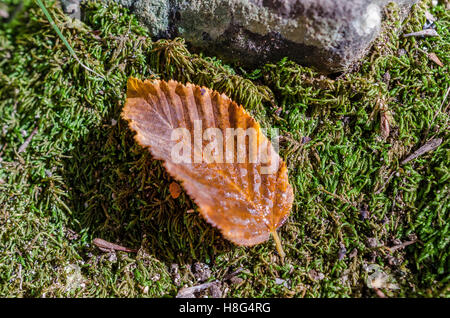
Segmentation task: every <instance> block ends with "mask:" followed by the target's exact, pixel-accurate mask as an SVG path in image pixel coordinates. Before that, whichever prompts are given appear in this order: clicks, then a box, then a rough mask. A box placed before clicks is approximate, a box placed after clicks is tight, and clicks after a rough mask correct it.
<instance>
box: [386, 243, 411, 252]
mask: <svg viewBox="0 0 450 318" xmlns="http://www.w3.org/2000/svg"><path fill="white" fill-rule="evenodd" d="M416 242H417V240H412V241H407V242H404V243H402V244H399V245H395V246H392V247H389V250H390V251H391V252H394V251H396V250H399V249H402V248H405V247H407V246H408V245H411V244H414V243H416Z"/></svg>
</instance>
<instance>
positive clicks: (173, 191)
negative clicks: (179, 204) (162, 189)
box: [169, 182, 181, 199]
mask: <svg viewBox="0 0 450 318" xmlns="http://www.w3.org/2000/svg"><path fill="white" fill-rule="evenodd" d="M169 192H170V195H171V196H172V198H174V199H176V198H178V197H179V196H180V194H181V188H180V186H179V184H178V183H176V182H172V183H171V184H170V185H169Z"/></svg>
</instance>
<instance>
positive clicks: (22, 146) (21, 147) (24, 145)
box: [17, 127, 38, 153]
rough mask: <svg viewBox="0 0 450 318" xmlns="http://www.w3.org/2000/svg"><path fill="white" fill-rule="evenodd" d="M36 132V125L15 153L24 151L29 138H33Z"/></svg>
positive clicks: (29, 140)
mask: <svg viewBox="0 0 450 318" xmlns="http://www.w3.org/2000/svg"><path fill="white" fill-rule="evenodd" d="M37 132H38V127H36V128H34V130H33V131H32V132H31V134H30V135H29V136H28V138H27V139H25V142H24V143H23V144H22V145H21V146H20V147H19V150H18V151H17V153H21V152H24V151H25V150H26V149H27V148H28V145H29V144H30V142H31V139H33V137H34V135H36V134H37Z"/></svg>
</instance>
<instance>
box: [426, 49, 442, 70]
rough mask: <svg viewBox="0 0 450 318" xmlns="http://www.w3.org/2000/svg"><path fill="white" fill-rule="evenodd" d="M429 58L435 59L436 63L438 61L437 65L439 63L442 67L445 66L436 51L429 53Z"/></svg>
mask: <svg viewBox="0 0 450 318" xmlns="http://www.w3.org/2000/svg"><path fill="white" fill-rule="evenodd" d="M428 58H429V59H430V60H431V61H433V62H434V63H436V64H437V65H439V66H440V67H443V66H444V64H442V62H441V60H440V59H439V58H438V56H437V55H436V54H435V53H433V52H431V53H428Z"/></svg>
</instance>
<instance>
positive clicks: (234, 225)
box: [122, 78, 293, 256]
mask: <svg viewBox="0 0 450 318" xmlns="http://www.w3.org/2000/svg"><path fill="white" fill-rule="evenodd" d="M122 117H123V118H124V119H125V120H127V121H129V125H130V128H131V129H132V130H134V131H135V132H136V135H135V139H136V141H137V142H138V143H139V144H140V145H141V146H143V147H148V148H149V150H150V152H151V154H152V155H153V157H154V158H155V159H159V160H163V161H164V165H165V168H166V170H167V171H168V172H169V174H170V175H172V176H173V177H174V178H175V179H177V180H178V181H180V182H181V183H182V186H183V188H184V189H185V190H186V193H187V194H188V195H189V196H190V197H191V198H192V199H193V200H194V201H195V202H196V204H197V205H198V206H199V210H200V213H201V215H202V216H203V217H204V218H205V219H206V220H207V221H208V222H209V223H211V224H212V225H214V226H216V227H218V228H219V229H220V230H221V232H222V234H223V235H224V236H225V237H226V238H227V239H229V240H230V241H232V242H234V243H236V244H239V245H246V246H251V245H255V244H258V243H261V242H264V241H266V240H267V239H268V238H269V236H270V234H272V235H273V236H274V239H275V242H276V245H277V249H278V251H279V253H280V256H283V252H282V249H281V244H280V241H279V238H278V236H277V234H276V230H277V228H279V227H280V226H281V225H282V224H283V223H284V222H285V221H286V219H287V217H288V215H289V212H290V210H291V207H292V202H293V190H292V187H291V186H290V184H289V182H288V175H287V169H286V165H285V163H284V162H283V161H282V160H281V159H280V157H279V156H278V154H277V153H276V151H275V150H274V148H273V146H272V144H271V143H270V141H269V140H268V139H267V138H266V136H264V134H263V133H262V131H261V128H260V125H259V124H258V123H257V122H256V121H255V120H254V119H253V118H252V117H251V116H250V115H249V114H248V113H247V112H246V111H245V110H244V108H243V107H242V106H239V105H237V104H236V103H235V102H233V101H232V100H230V99H229V98H228V97H227V96H225V95H224V94H220V93H218V92H216V91H213V90H210V89H208V88H206V87H199V86H196V85H193V84H190V83H188V84H186V85H183V84H181V83H178V82H176V81H173V80H170V81H169V82H165V81H160V80H154V81H148V80H146V81H141V80H138V79H134V78H130V79H129V80H128V88H127V100H126V103H125V107H124V109H123V112H122ZM199 127H200V128H199ZM243 132H244V133H243ZM234 134H235V135H234ZM245 134H247V135H245ZM222 151H223V152H222Z"/></svg>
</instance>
